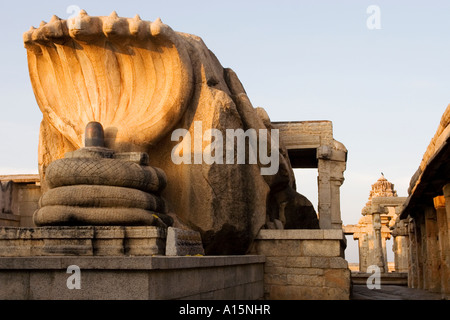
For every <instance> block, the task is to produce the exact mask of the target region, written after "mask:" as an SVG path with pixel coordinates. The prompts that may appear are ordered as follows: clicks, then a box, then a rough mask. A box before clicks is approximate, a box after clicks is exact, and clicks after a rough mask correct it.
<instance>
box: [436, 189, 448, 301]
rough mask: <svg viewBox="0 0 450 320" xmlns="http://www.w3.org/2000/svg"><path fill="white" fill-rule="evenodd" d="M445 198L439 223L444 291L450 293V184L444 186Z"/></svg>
mask: <svg viewBox="0 0 450 320" xmlns="http://www.w3.org/2000/svg"><path fill="white" fill-rule="evenodd" d="M443 191H444V199H443V200H445V201H444V202H445V211H444V210H443V208H442V209H440V210H438V225H439V232H440V233H439V235H440V237H439V239H440V246H441V248H442V249H441V261H442V264H441V265H442V270H443V272H442V274H441V275H442V279H441V283H442V284H443V285H442V292H443V293H445V294H446V295H447V297H448V296H449V295H450V184H447V185H445V186H444V188H443Z"/></svg>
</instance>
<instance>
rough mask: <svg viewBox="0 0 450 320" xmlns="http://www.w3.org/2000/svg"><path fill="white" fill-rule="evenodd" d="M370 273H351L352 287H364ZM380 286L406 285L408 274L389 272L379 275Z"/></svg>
mask: <svg viewBox="0 0 450 320" xmlns="http://www.w3.org/2000/svg"><path fill="white" fill-rule="evenodd" d="M372 275H373V274H372V273H367V272H352V284H353V285H366V283H367V279H368V278H369V277H370V276H372ZM380 283H381V285H396V286H407V285H408V273H406V272H389V273H381V274H380Z"/></svg>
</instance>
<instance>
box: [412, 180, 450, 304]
mask: <svg viewBox="0 0 450 320" xmlns="http://www.w3.org/2000/svg"><path fill="white" fill-rule="evenodd" d="M443 193H444V195H443V196H438V197H435V198H434V199H433V205H431V204H430V205H428V206H425V207H424V208H423V209H421V210H420V212H416V214H415V215H414V218H411V217H410V218H409V221H408V229H409V230H408V231H409V232H408V233H409V261H408V273H409V275H408V286H409V287H412V288H420V289H425V290H429V291H432V292H441V293H443V294H445V295H447V296H448V295H449V294H450V241H449V234H450V232H449V226H450V184H447V185H446V186H444V188H443Z"/></svg>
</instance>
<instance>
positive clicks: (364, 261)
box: [353, 232, 369, 272]
mask: <svg viewBox="0 0 450 320" xmlns="http://www.w3.org/2000/svg"><path fill="white" fill-rule="evenodd" d="M353 239H355V240H358V248H359V251H358V252H359V271H360V272H366V271H367V267H368V254H369V242H368V239H367V233H366V232H357V233H354V234H353Z"/></svg>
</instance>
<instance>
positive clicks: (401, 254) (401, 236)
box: [392, 220, 409, 272]
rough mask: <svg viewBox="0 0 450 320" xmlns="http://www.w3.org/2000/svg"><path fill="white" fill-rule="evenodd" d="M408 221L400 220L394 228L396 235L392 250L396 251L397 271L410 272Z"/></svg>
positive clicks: (393, 232) (393, 234) (394, 235)
mask: <svg viewBox="0 0 450 320" xmlns="http://www.w3.org/2000/svg"><path fill="white" fill-rule="evenodd" d="M407 228H408V222H407V221H406V220H400V221H398V222H397V223H396V225H395V227H394V229H393V230H392V236H393V237H394V240H393V242H394V243H393V246H392V250H393V251H394V263H395V271H396V272H408V261H409V255H408V252H409V237H408V229H407Z"/></svg>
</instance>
